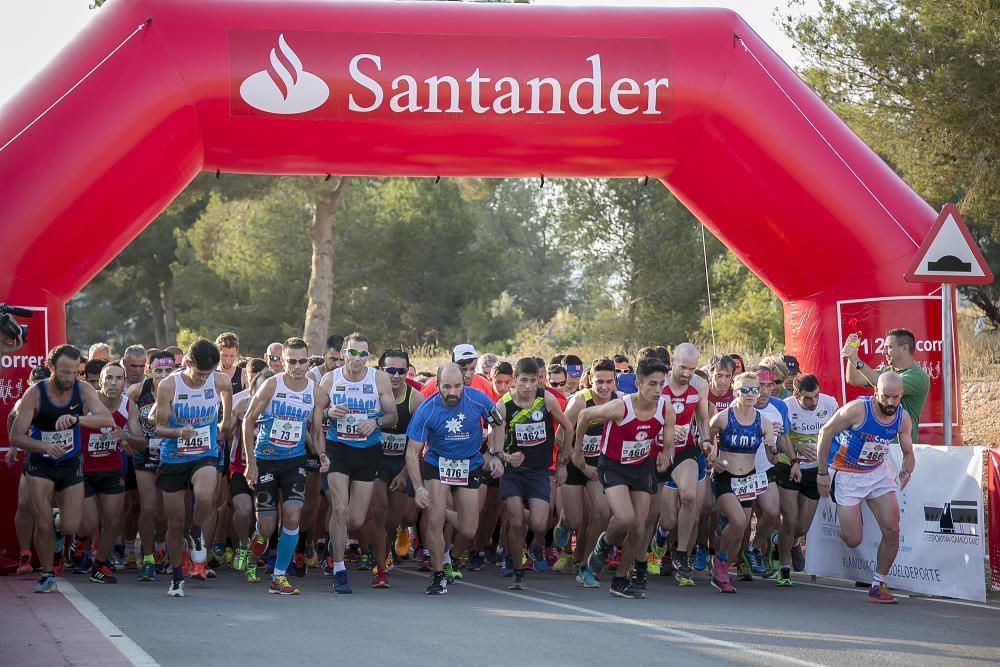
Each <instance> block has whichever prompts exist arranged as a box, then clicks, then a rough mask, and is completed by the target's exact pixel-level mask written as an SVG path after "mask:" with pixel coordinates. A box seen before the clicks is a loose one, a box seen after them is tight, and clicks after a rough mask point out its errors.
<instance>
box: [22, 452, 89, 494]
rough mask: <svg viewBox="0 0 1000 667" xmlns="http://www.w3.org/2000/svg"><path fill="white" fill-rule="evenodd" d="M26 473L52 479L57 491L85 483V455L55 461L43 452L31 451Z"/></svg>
mask: <svg viewBox="0 0 1000 667" xmlns="http://www.w3.org/2000/svg"><path fill="white" fill-rule="evenodd" d="M24 474H26V475H28V476H29V477H40V478H42V479H48V480H51V481H52V483H53V484H54V485H55V491H56V493H58V492H60V491H65V490H66V489H68V488H69V487H71V486H74V485H76V484H82V483H83V457H81V456H77V457H76V458H72V459H68V460H66V461H59V462H56V461H53V460H52V459H49V458H46V457H44V456H43V455H41V454H36V453H31V454H29V455H28V458H27V459H26V460H25V462H24Z"/></svg>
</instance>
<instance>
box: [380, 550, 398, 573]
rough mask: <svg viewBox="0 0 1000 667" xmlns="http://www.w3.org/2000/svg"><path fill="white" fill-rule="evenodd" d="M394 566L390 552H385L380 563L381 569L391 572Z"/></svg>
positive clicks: (394, 562)
mask: <svg viewBox="0 0 1000 667" xmlns="http://www.w3.org/2000/svg"><path fill="white" fill-rule="evenodd" d="M395 567H396V561H395V560H393V558H392V554H387V555H386V557H385V562H384V563H382V569H384V570H385V571H386V572H392V570H393V569H394V568H395Z"/></svg>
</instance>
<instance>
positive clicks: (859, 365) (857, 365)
mask: <svg viewBox="0 0 1000 667" xmlns="http://www.w3.org/2000/svg"><path fill="white" fill-rule="evenodd" d="M864 365H865V362H863V361H861V360H860V359H858V360H857V361H855V362H854V367H855V368H857V369H858V370H859V371H860V370H861V369H862V368H864Z"/></svg>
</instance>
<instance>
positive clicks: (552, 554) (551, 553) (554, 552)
mask: <svg viewBox="0 0 1000 667" xmlns="http://www.w3.org/2000/svg"><path fill="white" fill-rule="evenodd" d="M557 560H559V549H557V548H556V547H549V548H547V549H546V550H545V562H546V563H547V564H548V566H549V569H550V570H551V569H552V566H553V565H555V564H556V561H557Z"/></svg>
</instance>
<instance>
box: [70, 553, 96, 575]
mask: <svg viewBox="0 0 1000 667" xmlns="http://www.w3.org/2000/svg"><path fill="white" fill-rule="evenodd" d="M93 563H94V559H93V557H91V555H90V550H89V549H88V550H87V551H86V552H85V553H84V554H83V559H82V560H81V561H80V562H79V563H78V564H77V566H76V567H74V568H73V574H87V573H88V572H90V570H91V568H92V567H93Z"/></svg>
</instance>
